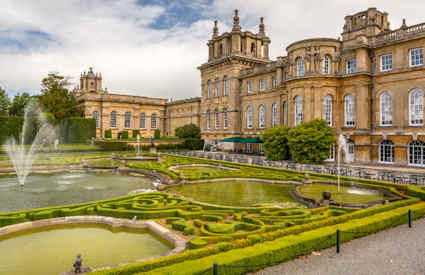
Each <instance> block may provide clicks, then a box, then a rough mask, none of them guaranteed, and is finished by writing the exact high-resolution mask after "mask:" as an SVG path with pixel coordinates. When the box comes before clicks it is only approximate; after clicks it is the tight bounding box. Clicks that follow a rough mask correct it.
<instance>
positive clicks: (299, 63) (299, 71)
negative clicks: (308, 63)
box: [297, 57, 304, 76]
mask: <svg viewBox="0 0 425 275" xmlns="http://www.w3.org/2000/svg"><path fill="white" fill-rule="evenodd" d="M303 75H304V62H303V60H302V58H301V57H299V58H298V59H297V76H303Z"/></svg>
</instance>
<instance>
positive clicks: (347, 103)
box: [344, 94, 355, 127]
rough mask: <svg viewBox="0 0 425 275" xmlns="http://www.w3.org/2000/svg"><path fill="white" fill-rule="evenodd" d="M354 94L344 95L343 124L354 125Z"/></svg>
mask: <svg viewBox="0 0 425 275" xmlns="http://www.w3.org/2000/svg"><path fill="white" fill-rule="evenodd" d="M354 104H355V103H354V95H353V94H349V95H346V96H345V97H344V119H345V126H351V127H352V126H354V125H355V115H354V110H355V105H354Z"/></svg>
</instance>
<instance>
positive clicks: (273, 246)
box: [0, 155, 425, 274]
mask: <svg viewBox="0 0 425 275" xmlns="http://www.w3.org/2000/svg"><path fill="white" fill-rule="evenodd" d="M188 164H209V165H219V161H214V160H205V159H196V158H189V157H180V156H174V155H164V156H163V159H162V160H161V161H159V162H136V161H129V162H128V163H127V166H128V167H129V168H133V169H139V170H141V171H143V170H149V171H152V170H155V171H156V172H158V173H161V174H163V175H165V176H167V177H168V178H169V179H171V180H174V181H179V180H182V178H181V177H182V176H181V175H180V173H182V174H183V176H184V178H183V179H184V180H187V181H191V180H201V179H217V178H258V179H269V180H279V181H290V182H291V181H297V182H300V181H302V179H303V178H304V175H303V174H302V173H300V172H297V171H290V170H282V169H277V168H269V167H259V166H250V165H244V164H234V163H228V162H221V163H220V165H221V166H223V167H229V168H235V169H234V170H221V169H212V168H205V167H204V168H196V169H195V168H193V169H192V168H184V169H181V170H177V172H173V171H171V170H170V169H168V168H169V167H173V166H178V165H188ZM311 178H314V179H327V180H329V179H334V178H333V177H332V176H322V175H319V174H314V173H313V174H311ZM342 179H343V182H350V181H352V180H351V179H348V178H342ZM361 182H362V184H365V185H371V186H379V187H380V188H384V189H388V190H390V191H392V192H393V193H396V194H397V195H399V196H400V197H403V198H404V199H403V200H399V201H396V202H392V203H388V204H383V205H379V206H374V207H371V208H367V209H361V210H359V209H354V208H343V207H336V206H325V207H319V208H304V207H287V208H279V207H232V206H219V205H210V204H205V203H201V202H195V201H190V200H187V199H185V198H184V197H178V196H175V195H172V194H169V193H166V192H154V193H146V194H135V195H127V196H124V197H121V198H116V199H111V200H105V201H97V202H91V203H82V204H76V205H68V206H61V207H50V208H44V209H34V210H28V211H18V212H11V213H3V214H0V226H5V225H9V224H15V223H20V222H25V221H32V220H40V219H48V218H54V217H63V216H76V215H102V216H111V217H117V218H128V219H131V218H133V217H134V216H136V217H137V219H139V220H140V219H144V220H146V219H149V220H154V221H157V222H158V223H160V224H162V225H164V226H166V227H167V228H169V229H170V230H173V231H174V232H176V233H177V234H179V235H181V236H182V237H184V238H185V239H186V240H187V241H188V242H187V249H186V251H184V252H182V253H180V254H176V255H172V256H165V257H161V258H158V259H152V260H147V261H144V262H140V263H134V264H129V265H126V266H122V267H117V268H113V269H109V270H101V271H97V272H94V273H93V274H142V273H143V274H207V273H206V272H209V271H210V270H211V267H212V265H213V263H218V264H219V265H220V266H222V267H223V268H222V269H220V274H244V273H245V272H248V271H254V270H258V269H261V268H262V267H264V266H267V265H273V264H276V263H279V262H282V261H285V260H290V259H293V258H295V257H298V256H301V255H306V254H309V253H311V251H313V250H319V249H323V248H327V247H330V246H333V245H335V243H336V238H335V232H336V229H340V230H345V231H349V232H353V234H347V235H342V241H343V242H345V241H349V240H351V239H353V238H356V237H360V236H364V235H366V234H370V233H373V232H377V231H380V230H383V229H385V228H389V227H393V226H396V225H398V224H401V223H406V222H407V219H408V216H407V212H408V210H409V209H410V210H411V211H412V213H413V218H414V219H416V218H419V217H423V216H424V214H425V203H424V202H422V201H421V200H423V199H425V190H424V188H422V187H418V186H410V185H398V184H391V183H385V182H377V181H368V180H362V181H361ZM211 184H213V183H211ZM226 266H227V267H229V268H225V267H226ZM230 266H233V268H230Z"/></svg>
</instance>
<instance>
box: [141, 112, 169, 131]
mask: <svg viewBox="0 0 425 275" xmlns="http://www.w3.org/2000/svg"><path fill="white" fill-rule="evenodd" d="M170 113H171V112H170ZM145 128H146V114H145V113H141V114H140V129H145Z"/></svg>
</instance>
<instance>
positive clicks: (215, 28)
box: [213, 20, 218, 38]
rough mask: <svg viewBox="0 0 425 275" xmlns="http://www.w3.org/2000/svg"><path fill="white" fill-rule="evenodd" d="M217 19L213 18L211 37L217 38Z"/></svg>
mask: <svg viewBox="0 0 425 275" xmlns="http://www.w3.org/2000/svg"><path fill="white" fill-rule="evenodd" d="M217 24H218V21H217V20H215V21H214V28H213V38H217V36H218V25H217Z"/></svg>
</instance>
